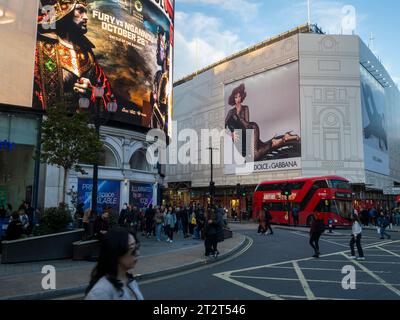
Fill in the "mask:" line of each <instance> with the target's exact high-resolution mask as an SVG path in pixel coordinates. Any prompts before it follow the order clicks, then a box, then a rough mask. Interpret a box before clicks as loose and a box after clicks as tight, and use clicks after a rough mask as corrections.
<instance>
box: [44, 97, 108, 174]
mask: <svg viewBox="0 0 400 320" xmlns="http://www.w3.org/2000/svg"><path fill="white" fill-rule="evenodd" d="M88 124H89V115H88V114H87V113H84V112H79V113H77V112H74V113H70V112H68V108H67V107H66V106H65V105H64V104H58V105H55V106H52V107H50V108H48V110H47V119H46V120H45V121H44V122H43V124H42V140H41V143H42V150H41V155H40V159H41V161H42V162H43V163H47V164H50V165H55V166H58V167H62V168H64V170H66V171H68V170H71V169H75V171H79V172H81V173H85V172H84V171H83V169H82V168H81V167H80V166H79V165H78V163H95V162H96V161H98V154H99V152H101V150H102V148H103V143H102V142H101V140H100V138H99V136H98V135H97V134H96V131H95V129H94V128H93V126H92V127H89V126H88Z"/></svg>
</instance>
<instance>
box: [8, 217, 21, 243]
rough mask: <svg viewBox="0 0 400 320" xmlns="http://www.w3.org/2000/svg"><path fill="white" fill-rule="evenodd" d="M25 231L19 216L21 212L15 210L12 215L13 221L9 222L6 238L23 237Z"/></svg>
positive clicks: (15, 238)
mask: <svg viewBox="0 0 400 320" xmlns="http://www.w3.org/2000/svg"><path fill="white" fill-rule="evenodd" d="M23 233H24V229H23V227H22V222H21V220H20V218H19V214H18V213H17V212H14V213H13V214H12V215H11V222H10V223H9V224H8V227H7V230H6V236H5V240H17V239H19V238H21V236H22V234H23Z"/></svg>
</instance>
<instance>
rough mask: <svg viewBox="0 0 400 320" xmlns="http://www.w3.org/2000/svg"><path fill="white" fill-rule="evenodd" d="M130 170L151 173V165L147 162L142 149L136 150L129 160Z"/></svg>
mask: <svg viewBox="0 0 400 320" xmlns="http://www.w3.org/2000/svg"><path fill="white" fill-rule="evenodd" d="M129 165H130V167H131V169H134V170H140V171H147V172H150V171H152V167H151V165H150V164H149V163H148V162H147V159H146V151H145V150H143V149H139V150H137V151H136V152H135V153H134V154H133V155H132V157H131V159H130V160H129Z"/></svg>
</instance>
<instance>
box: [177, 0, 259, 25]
mask: <svg viewBox="0 0 400 320" xmlns="http://www.w3.org/2000/svg"><path fill="white" fill-rule="evenodd" d="M179 4H196V5H198V4H201V5H207V6H214V7H218V8H221V9H222V10H225V11H230V12H233V13H235V14H238V15H240V16H241V18H242V19H245V20H246V21H247V20H249V19H253V18H254V17H255V16H256V15H257V13H258V11H259V7H260V6H261V4H260V3H256V2H252V1H249V0H179Z"/></svg>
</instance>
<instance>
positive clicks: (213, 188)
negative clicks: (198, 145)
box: [208, 147, 218, 207]
mask: <svg viewBox="0 0 400 320" xmlns="http://www.w3.org/2000/svg"><path fill="white" fill-rule="evenodd" d="M208 150H211V179H210V188H209V192H210V207H213V206H214V194H215V184H214V180H213V151H214V150H218V148H213V147H208Z"/></svg>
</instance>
